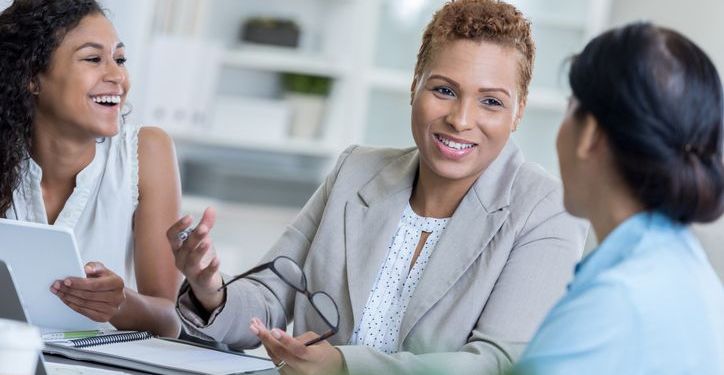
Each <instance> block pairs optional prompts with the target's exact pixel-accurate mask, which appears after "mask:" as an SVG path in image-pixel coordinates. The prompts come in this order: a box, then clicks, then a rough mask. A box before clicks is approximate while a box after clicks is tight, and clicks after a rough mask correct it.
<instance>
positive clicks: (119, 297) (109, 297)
mask: <svg viewBox="0 0 724 375" xmlns="http://www.w3.org/2000/svg"><path fill="white" fill-rule="evenodd" d="M50 291H51V292H52V293H53V294H62V295H71V296H75V297H77V298H80V299H83V300H86V301H94V302H101V303H111V304H116V305H119V304H120V303H122V302H123V295H124V293H123V289H119V290H114V291H104V292H98V291H86V290H82V289H76V288H71V287H68V286H66V285H64V284H63V283H61V282H59V281H56V282H55V283H53V285H52V286H51V288H50Z"/></svg>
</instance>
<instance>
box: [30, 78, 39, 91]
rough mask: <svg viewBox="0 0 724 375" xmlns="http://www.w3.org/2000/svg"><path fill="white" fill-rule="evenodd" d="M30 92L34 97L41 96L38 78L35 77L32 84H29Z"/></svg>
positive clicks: (31, 81)
mask: <svg viewBox="0 0 724 375" xmlns="http://www.w3.org/2000/svg"><path fill="white" fill-rule="evenodd" d="M28 91H30V93H31V94H33V95H38V94H40V82H38V77H33V78H32V79H31V80H30V83H29V84H28Z"/></svg>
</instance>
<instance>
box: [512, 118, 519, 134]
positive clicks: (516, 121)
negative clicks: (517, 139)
mask: <svg viewBox="0 0 724 375" xmlns="http://www.w3.org/2000/svg"><path fill="white" fill-rule="evenodd" d="M519 124H520V118H517V119H515V121H514V122H513V133H515V131H516V130H518V125H519Z"/></svg>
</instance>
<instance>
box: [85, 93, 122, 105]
mask: <svg viewBox="0 0 724 375" xmlns="http://www.w3.org/2000/svg"><path fill="white" fill-rule="evenodd" d="M91 99H92V100H93V101H94V102H96V103H110V104H118V103H120V102H121V96H120V95H101V96H93V97H91Z"/></svg>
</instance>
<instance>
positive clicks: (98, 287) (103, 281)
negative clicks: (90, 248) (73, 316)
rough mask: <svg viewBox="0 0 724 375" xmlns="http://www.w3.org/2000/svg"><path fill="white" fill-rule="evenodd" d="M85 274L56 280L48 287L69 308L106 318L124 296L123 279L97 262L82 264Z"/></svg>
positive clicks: (105, 320) (109, 318)
mask: <svg viewBox="0 0 724 375" xmlns="http://www.w3.org/2000/svg"><path fill="white" fill-rule="evenodd" d="M85 273H86V278H81V277H67V278H65V279H63V280H57V281H55V282H54V283H53V285H51V287H50V291H51V292H53V294H55V295H57V296H58V297H59V298H60V299H61V300H62V301H63V303H65V304H66V305H68V307H70V308H71V309H73V310H75V311H77V312H78V313H80V314H83V315H85V316H87V317H88V318H90V319H92V320H94V321H96V322H108V321H110V320H111V319H112V318H113V317H114V316H115V315H116V313H117V312H118V310H120V309H121V305H123V302H125V300H126V295H125V292H124V283H123V279H122V278H121V277H120V276H118V275H116V274H115V273H113V271H111V270H109V269H107V268H106V267H105V266H104V265H103V264H102V263H100V262H89V263H88V264H86V265H85Z"/></svg>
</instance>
